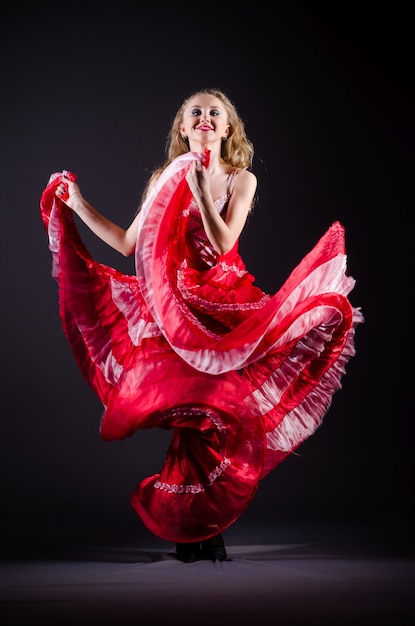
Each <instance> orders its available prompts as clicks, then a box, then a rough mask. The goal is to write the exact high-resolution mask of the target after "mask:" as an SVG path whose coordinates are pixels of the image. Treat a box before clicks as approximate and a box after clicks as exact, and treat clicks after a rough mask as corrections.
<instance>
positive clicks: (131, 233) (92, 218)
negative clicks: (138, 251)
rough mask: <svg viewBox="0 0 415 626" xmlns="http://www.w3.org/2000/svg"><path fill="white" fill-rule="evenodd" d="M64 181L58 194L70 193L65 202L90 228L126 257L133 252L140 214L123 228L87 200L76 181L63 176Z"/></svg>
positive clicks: (57, 191)
mask: <svg viewBox="0 0 415 626" xmlns="http://www.w3.org/2000/svg"><path fill="white" fill-rule="evenodd" d="M62 181H63V182H62V184H61V185H59V186H58V187H57V189H56V195H57V196H58V197H59V198H62V197H63V196H64V194H65V193H67V194H68V198H67V200H64V202H65V204H66V205H67V206H68V207H69V208H70V209H72V211H73V212H74V213H76V214H77V215H78V216H79V217H80V219H81V220H82V221H83V222H84V223H85V224H86V225H87V226H88V228H90V229H91V230H92V232H93V233H94V234H95V235H96V236H97V237H99V238H100V239H102V241H104V242H105V243H106V244H108V245H109V246H111V248H114V250H116V251H117V252H120V253H121V254H123V255H124V256H126V257H127V256H130V255H131V254H133V252H134V250H135V244H136V238H137V220H138V215H136V217H135V218H134V220H133V221H132V222H131V224H130V226H129V227H128V228H122V227H121V226H118V224H115V223H114V222H111V220H109V219H107V218H106V217H104V216H103V215H101V213H99V212H98V211H97V210H96V209H94V207H93V206H91V205H90V204H89V202H87V201H86V200H85V198H84V197H83V195H82V194H81V190H80V188H79V185H78V184H77V183H76V182H74V181H72V180H70V179H69V178H66V177H65V176H63V177H62Z"/></svg>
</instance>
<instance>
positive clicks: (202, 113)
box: [180, 94, 229, 148]
mask: <svg viewBox="0 0 415 626" xmlns="http://www.w3.org/2000/svg"><path fill="white" fill-rule="evenodd" d="M180 132H181V134H182V136H183V137H187V139H188V140H189V144H190V145H193V146H194V147H195V148H196V146H197V145H199V144H201V145H202V146H206V145H207V144H211V143H213V142H218V143H219V144H220V143H221V142H222V141H223V140H225V139H226V138H227V136H228V134H229V121H228V114H227V111H226V108H225V106H224V104H223V102H222V101H221V100H220V99H219V98H217V97H216V96H213V95H210V94H198V95H196V96H194V97H193V98H191V99H190V100H189V102H188V103H187V106H186V107H185V109H184V112H183V118H182V122H181V124H180Z"/></svg>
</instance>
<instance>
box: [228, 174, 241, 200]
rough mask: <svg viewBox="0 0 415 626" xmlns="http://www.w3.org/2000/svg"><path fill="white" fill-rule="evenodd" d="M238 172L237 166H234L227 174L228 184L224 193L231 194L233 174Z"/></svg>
mask: <svg viewBox="0 0 415 626" xmlns="http://www.w3.org/2000/svg"><path fill="white" fill-rule="evenodd" d="M238 172H239V170H238V169H237V168H235V169H233V170H232V172H231V173H230V174H229V176H228V185H227V188H226V193H227V194H228V196H230V195H231V191H232V185H233V183H234V180H235V176H236V175H237V173H238Z"/></svg>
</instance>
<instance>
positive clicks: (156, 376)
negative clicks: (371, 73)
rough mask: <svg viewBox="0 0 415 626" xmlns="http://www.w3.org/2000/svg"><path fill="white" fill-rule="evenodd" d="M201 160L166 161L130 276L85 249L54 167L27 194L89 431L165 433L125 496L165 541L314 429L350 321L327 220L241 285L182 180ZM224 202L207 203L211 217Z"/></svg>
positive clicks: (212, 520)
mask: <svg viewBox="0 0 415 626" xmlns="http://www.w3.org/2000/svg"><path fill="white" fill-rule="evenodd" d="M200 158H202V159H203V158H205V155H203V154H199V153H191V152H189V153H187V154H184V155H182V156H180V157H178V158H177V159H175V160H174V161H173V162H172V163H171V164H170V165H169V166H168V167H167V168H166V170H165V171H164V172H163V173H162V174H161V176H160V178H159V179H158V181H157V182H156V184H155V185H154V187H153V189H152V191H151V193H150V196H149V197H148V198H147V200H146V201H145V203H144V204H143V207H142V208H141V211H140V214H139V215H140V217H139V227H138V236H137V245H136V257H135V267H136V274H135V275H133V276H130V275H125V274H123V273H121V272H119V271H117V270H116V269H113V268H111V267H108V266H106V265H103V264H100V263H98V262H96V261H95V260H94V259H93V258H92V257H91V255H90V253H89V252H88V251H87V250H86V248H85V246H84V245H83V243H82V241H81V239H80V236H79V233H78V230H77V228H76V224H75V222H74V219H73V214H72V211H71V210H70V209H68V207H66V205H65V204H64V203H63V202H62V201H61V200H59V199H58V198H57V197H56V196H55V189H56V187H57V185H58V184H59V182H60V180H61V174H53V175H52V176H51V178H50V180H49V183H48V186H47V187H46V189H45V190H44V192H43V194H42V197H41V203H40V205H41V216H42V220H43V223H44V226H45V228H46V230H47V233H48V237H49V248H50V250H51V252H52V259H53V265H52V275H53V277H54V278H55V279H56V280H57V282H58V285H59V307H60V317H61V320H62V325H63V329H64V332H65V335H66V337H67V339H68V341H69V343H70V345H71V347H72V350H73V353H74V356H75V358H76V361H77V363H78V366H79V368H80V370H81V372H82V374H83V375H84V377H85V378H86V380H87V381H88V383H89V385H90V386H91V388H92V389H93V391H94V392H95V393H96V394H97V396H98V397H99V398H100V400H101V402H102V404H103V407H104V411H103V416H102V420H101V425H100V434H101V436H102V438H103V439H104V440H108V441H110V440H115V439H123V438H124V437H128V436H131V435H133V434H134V433H135V431H136V430H137V429H140V428H151V427H154V426H157V427H160V428H169V429H172V439H171V443H170V446H169V449H168V451H167V453H166V459H165V463H164V466H163V467H162V468H161V470H160V473H158V474H155V475H153V476H149V477H148V478H146V479H144V480H143V481H141V482H140V484H139V485H138V486H137V488H136V489H135V491H134V493H133V494H132V495H131V503H132V506H133V507H134V509H135V511H136V512H137V513H138V515H139V516H140V517H141V519H142V520H143V522H144V523H145V525H146V526H147V527H148V528H149V530H151V531H152V532H153V533H154V534H155V535H157V536H159V537H161V538H162V539H165V540H167V541H172V542H176V543H180V542H186V541H199V540H203V539H206V538H208V537H210V536H213V535H216V534H217V533H219V532H221V531H223V530H225V529H226V528H227V527H229V526H230V525H231V524H232V523H233V522H234V521H235V520H236V519H237V518H238V517H239V516H240V515H241V513H242V512H243V511H244V510H245V509H246V507H247V506H248V504H249V502H250V501H251V500H252V498H253V496H254V494H255V491H256V489H257V487H258V483H259V481H260V480H261V478H263V477H264V476H265V475H266V474H268V473H269V472H270V471H271V470H272V469H274V468H275V467H276V466H277V465H278V464H279V463H281V461H283V460H284V459H285V458H286V457H287V456H288V455H289V454H291V453H292V452H293V451H294V450H295V449H296V448H298V446H299V445H300V444H301V443H302V442H303V441H305V440H306V439H307V438H308V437H309V436H310V435H311V434H312V433H313V432H314V431H315V430H316V429H317V428H318V426H319V425H320V424H321V422H322V420H323V417H324V415H325V414H326V412H327V410H328V409H329V407H330V404H331V400H332V396H333V394H334V393H335V392H336V391H337V390H338V389H339V388H340V387H341V378H342V376H343V375H344V373H345V365H346V363H347V361H348V360H349V359H350V358H351V357H352V356H353V355H354V334H355V328H356V326H357V325H358V324H359V323H360V322H362V321H363V318H362V315H361V313H360V310H359V309H356V308H353V307H352V306H351V304H350V302H349V300H348V298H347V296H348V293H349V292H350V291H351V290H352V289H353V286H354V282H355V281H354V279H353V278H351V277H349V276H347V274H346V260H347V259H346V253H345V244H344V229H343V227H342V226H341V224H339V223H338V222H335V223H334V224H332V226H331V227H330V228H329V229H328V230H327V232H326V233H325V234H324V235H323V237H322V238H321V239H320V241H319V242H318V243H317V244H316V245H315V247H314V248H313V249H312V250H311V251H310V252H309V253H308V254H307V255H306V256H305V257H304V258H303V259H302V261H301V262H300V263H299V265H298V266H297V267H296V268H295V269H294V271H293V272H292V273H291V274H290V276H289V277H288V279H287V280H286V282H285V283H284V285H283V286H282V287H281V289H279V290H278V291H277V292H276V293H275V294H271V295H270V294H266V293H264V292H263V291H262V290H261V289H259V288H258V287H257V286H256V285H255V284H254V281H255V279H254V277H253V276H252V275H251V274H249V272H248V271H247V270H246V267H245V264H244V262H243V260H242V258H241V256H240V255H239V253H238V244H235V246H234V248H233V250H231V251H230V252H228V253H227V254H225V255H219V254H217V253H216V252H215V250H214V249H213V248H212V246H210V244H209V242H208V241H207V239H206V236H205V235H204V231H203V228H202V227H201V220H200V215H199V213H198V210H197V207H196V206H195V205H194V204H193V203H192V196H191V192H190V190H189V188H188V185H187V182H186V180H185V175H186V172H187V170H188V168H189V165H190V163H191V162H192V161H193V160H194V159H200ZM236 175H237V174H236ZM228 199H229V195H226V196H224V197H223V198H219V199H218V201H217V202H216V206H217V209H218V211H219V212H220V213H221V214H222V215H223V214H224V211H226V207H227V202H228Z"/></svg>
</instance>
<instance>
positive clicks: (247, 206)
mask: <svg viewBox="0 0 415 626" xmlns="http://www.w3.org/2000/svg"><path fill="white" fill-rule="evenodd" d="M186 179H187V182H188V184H189V187H190V190H191V192H192V193H193V196H194V198H195V200H196V202H197V204H198V207H199V209H200V214H201V217H202V221H203V226H204V229H205V232H206V235H207V237H208V239H209V241H210V243H211V244H212V246H213V247H214V248H215V250H216V251H217V252H218V253H219V254H226V253H227V252H229V251H230V250H232V248H233V246H234V245H235V243H236V241H237V239H238V238H239V236H240V234H241V232H242V230H243V228H244V226H245V223H246V220H247V218H248V213H249V211H250V210H251V208H252V204H253V201H254V197H255V192H256V188H257V179H256V176H255V175H254V174H253V173H252V172H249V171H248V170H243V171H241V172H239V173H238V175H237V176H236V177H235V181H234V186H233V190H232V195H231V197H230V200H229V206H228V210H227V212H226V219H225V220H224V219H223V218H222V217H221V216H220V215H219V213H218V211H217V209H216V207H215V204H214V201H213V198H212V195H211V193H210V188H209V175H208V173H207V171H206V168H205V167H204V165H202V163H201V162H200V161H195V162H194V163H192V165H191V166H190V169H189V171H188V173H187V176H186Z"/></svg>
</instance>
